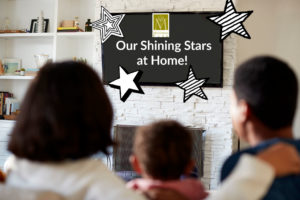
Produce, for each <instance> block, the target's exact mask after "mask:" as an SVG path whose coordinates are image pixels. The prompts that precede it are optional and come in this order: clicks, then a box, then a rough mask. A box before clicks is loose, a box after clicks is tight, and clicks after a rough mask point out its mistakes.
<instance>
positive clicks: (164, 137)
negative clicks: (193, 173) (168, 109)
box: [130, 121, 193, 180]
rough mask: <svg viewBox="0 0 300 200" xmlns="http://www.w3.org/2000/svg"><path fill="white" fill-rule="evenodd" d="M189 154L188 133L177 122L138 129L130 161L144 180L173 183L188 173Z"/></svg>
mask: <svg viewBox="0 0 300 200" xmlns="http://www.w3.org/2000/svg"><path fill="white" fill-rule="evenodd" d="M191 154H192V139H191V134H190V132H189V131H188V130H187V129H186V128H184V127H183V126H182V125H181V124H179V123H178V122H176V121H159V122H155V123H152V124H150V125H148V126H143V127H140V128H138V129H137V131H136V134H135V141H134V146H133V155H132V156H131V159H130V160H131V163H132V165H133V167H134V169H135V170H136V171H137V172H138V173H140V174H142V176H143V177H150V178H152V179H158V180H173V179H178V178H179V177H180V175H182V174H186V173H189V172H190V170H191V169H192V167H193V162H192V161H191Z"/></svg>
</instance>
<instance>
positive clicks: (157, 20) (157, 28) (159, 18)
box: [152, 13, 170, 37]
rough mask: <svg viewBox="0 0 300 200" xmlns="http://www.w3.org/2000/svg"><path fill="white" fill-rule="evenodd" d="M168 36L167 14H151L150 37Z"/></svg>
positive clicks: (168, 18) (168, 19)
mask: <svg viewBox="0 0 300 200" xmlns="http://www.w3.org/2000/svg"><path fill="white" fill-rule="evenodd" d="M169 36H170V16H169V13H153V14H152V37H169Z"/></svg>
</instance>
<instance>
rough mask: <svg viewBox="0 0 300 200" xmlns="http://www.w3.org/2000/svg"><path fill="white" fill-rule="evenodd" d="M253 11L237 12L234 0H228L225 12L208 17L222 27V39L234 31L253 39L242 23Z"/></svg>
mask: <svg viewBox="0 0 300 200" xmlns="http://www.w3.org/2000/svg"><path fill="white" fill-rule="evenodd" d="M252 13H253V11H246V12H237V11H236V9H235V7H234V4H233V2H232V0H227V1H226V5H225V8H224V13H222V14H220V15H217V16H210V17H208V19H209V20H210V21H212V22H214V23H216V24H217V25H220V26H221V27H222V32H221V41H222V40H224V39H226V38H227V37H228V36H229V35H230V34H231V33H232V32H233V33H236V34H238V35H240V36H242V37H244V38H247V39H251V37H250V35H249V33H248V32H247V30H246V29H245V27H244V25H243V24H242V23H243V22H244V21H245V20H246V19H247V18H248V17H249V16H250V15H251V14H252Z"/></svg>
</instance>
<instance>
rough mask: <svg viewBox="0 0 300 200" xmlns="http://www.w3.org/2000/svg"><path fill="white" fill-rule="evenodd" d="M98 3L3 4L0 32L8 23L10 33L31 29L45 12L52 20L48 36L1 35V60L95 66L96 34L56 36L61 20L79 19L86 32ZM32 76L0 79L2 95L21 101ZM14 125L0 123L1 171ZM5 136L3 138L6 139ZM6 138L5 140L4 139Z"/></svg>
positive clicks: (7, 0) (12, 0) (46, 0)
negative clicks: (42, 57)
mask: <svg viewBox="0 0 300 200" xmlns="http://www.w3.org/2000/svg"><path fill="white" fill-rule="evenodd" d="M95 7H96V0H0V29H4V26H5V19H6V18H9V20H10V25H9V28H10V29H30V24H31V20H32V19H36V18H37V17H38V16H39V15H40V12H41V11H43V13H44V18H45V19H49V25H48V32H47V33H11V34H0V59H1V60H2V59H3V58H19V59H21V60H22V64H21V65H22V67H23V68H25V69H26V68H32V67H35V66H36V64H35V61H34V55H35V54H48V55H49V57H50V59H52V60H53V61H63V60H71V59H72V58H73V57H82V58H86V59H87V61H88V64H90V65H91V66H94V65H95V60H96V59H95V52H94V43H95V32H76V33H74V32H72V33H70V32H57V27H58V26H59V25H60V23H61V21H62V20H74V19H75V17H79V23H80V28H81V29H83V30H84V25H85V22H86V21H87V19H91V21H94V20H95V16H96V13H95ZM32 79H34V77H33V76H17V75H15V76H8V75H4V76H0V91H7V92H11V93H13V94H14V97H15V98H17V99H18V100H20V101H21V100H22V99H23V97H24V94H25V93H26V90H27V88H28V86H29V84H30V82H31V80H32ZM13 125H14V122H12V121H6V120H0V168H1V167H2V164H3V163H2V161H3V159H4V157H5V156H6V154H5V155H4V154H3V155H2V153H1V152H5V151H4V150H3V149H5V148H6V146H3V144H6V143H5V141H2V140H4V139H1V138H7V137H6V135H7V133H8V132H9V131H10V130H11V128H12V126H13ZM3 134H4V135H3ZM4 136H5V137H4Z"/></svg>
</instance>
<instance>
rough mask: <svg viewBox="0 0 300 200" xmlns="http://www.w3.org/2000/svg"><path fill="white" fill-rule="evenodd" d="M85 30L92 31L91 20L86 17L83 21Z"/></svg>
mask: <svg viewBox="0 0 300 200" xmlns="http://www.w3.org/2000/svg"><path fill="white" fill-rule="evenodd" d="M85 32H92V22H91V19H88V20H87V22H86V23H85Z"/></svg>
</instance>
